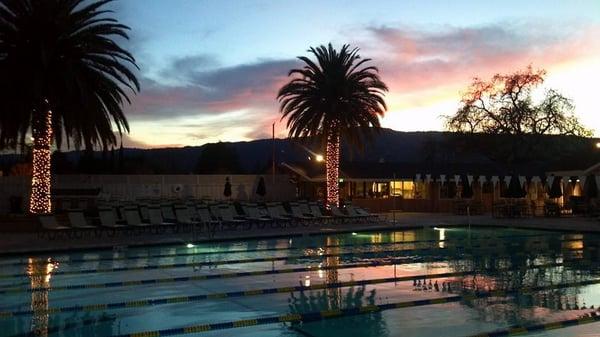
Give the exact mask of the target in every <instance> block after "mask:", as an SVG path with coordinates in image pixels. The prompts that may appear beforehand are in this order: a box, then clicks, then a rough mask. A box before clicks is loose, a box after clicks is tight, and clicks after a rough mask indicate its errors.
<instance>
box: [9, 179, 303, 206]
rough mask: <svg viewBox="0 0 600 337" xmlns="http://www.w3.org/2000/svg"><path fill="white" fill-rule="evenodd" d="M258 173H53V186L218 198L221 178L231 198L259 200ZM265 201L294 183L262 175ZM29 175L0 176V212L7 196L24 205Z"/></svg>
mask: <svg viewBox="0 0 600 337" xmlns="http://www.w3.org/2000/svg"><path fill="white" fill-rule="evenodd" d="M260 177H261V176H258V175H56V176H53V178H52V180H53V182H52V184H53V188H59V189H100V198H113V199H122V200H135V199H140V198H145V199H150V198H169V199H171V198H208V199H215V200H221V199H225V196H224V195H223V192H224V189H225V179H226V178H229V181H230V183H231V199H233V200H239V201H252V200H259V199H262V198H261V197H260V196H258V195H257V194H256V190H257V186H258V182H259V179H260ZM264 180H265V187H266V188H265V190H266V195H265V197H264V199H265V200H279V201H289V200H292V199H294V198H295V197H296V185H295V184H293V183H292V182H290V177H289V176H288V175H275V176H271V175H266V176H264ZM30 183H31V177H12V176H7V177H0V214H3V213H7V212H8V211H9V209H10V199H11V197H13V198H14V197H16V198H22V200H23V204H22V207H23V208H26V201H27V199H28V197H29V188H30Z"/></svg>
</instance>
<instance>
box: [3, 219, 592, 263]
mask: <svg viewBox="0 0 600 337" xmlns="http://www.w3.org/2000/svg"><path fill="white" fill-rule="evenodd" d="M382 217H385V218H386V219H387V220H386V221H381V222H378V223H361V224H343V225H340V224H329V225H322V226H309V227H303V226H299V227H296V228H283V229H281V228H269V226H266V227H265V228H264V229H252V230H248V231H223V232H217V233H216V234H215V236H214V237H212V238H209V237H207V236H206V235H205V234H202V233H198V234H196V235H194V234H192V233H165V234H142V235H129V236H128V235H116V236H114V237H107V236H106V235H103V236H102V237H101V238H95V237H93V236H87V237H86V236H84V237H82V238H69V239H67V238H59V239H55V240H49V239H48V238H40V237H39V236H38V234H36V233H1V232H0V235H1V239H0V255H12V254H27V253H46V252H48V253H49V252H57V251H64V250H71V249H100V248H111V247H115V246H140V245H154V244H177V243H187V242H192V241H193V242H210V241H225V240H238V239H239V240H243V239H251V238H252V239H256V238H272V237H281V236H295V235H296V236H299V235H318V234H327V233H332V234H333V233H341V232H352V231H365V230H366V231H368V230H393V229H398V230H405V229H414V228H423V227H435V226H438V227H441V226H467V225H468V224H472V225H473V226H477V227H499V228H501V227H508V228H523V229H536V230H558V231H572V232H588V233H600V221H599V220H598V219H596V218H585V217H561V218H520V219H499V218H493V217H492V216H490V215H477V216H471V217H467V216H463V215H453V214H444V213H404V212H402V213H395V214H382Z"/></svg>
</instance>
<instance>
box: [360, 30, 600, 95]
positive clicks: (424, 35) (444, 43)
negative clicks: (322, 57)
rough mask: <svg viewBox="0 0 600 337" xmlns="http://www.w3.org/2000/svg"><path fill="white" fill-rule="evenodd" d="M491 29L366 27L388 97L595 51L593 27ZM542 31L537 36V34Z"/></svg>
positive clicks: (546, 64) (548, 66)
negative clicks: (570, 29) (387, 89)
mask: <svg viewBox="0 0 600 337" xmlns="http://www.w3.org/2000/svg"><path fill="white" fill-rule="evenodd" d="M532 28H536V29H531V31H530V30H527V27H523V26H518V25H509V24H507V25H503V26H500V25H493V26H487V27H480V28H449V29H446V30H443V31H434V32H424V31H418V30H413V29H408V28H390V27H382V28H371V29H370V30H371V33H372V37H373V39H374V41H373V42H370V43H367V45H369V46H370V47H369V48H368V49H367V51H371V50H372V49H373V48H376V49H377V50H372V51H373V54H375V55H377V59H376V62H377V63H379V64H380V70H381V74H382V77H383V78H384V80H385V81H386V82H387V83H388V85H389V86H390V89H391V93H392V94H394V93H410V92H415V91H421V90H429V89H432V88H435V87H444V86H455V85H457V84H464V83H467V82H468V81H470V79H472V78H473V77H475V76H478V77H489V76H491V75H492V74H494V73H497V72H511V71H514V70H516V69H519V68H523V67H525V66H527V65H528V64H532V65H533V66H534V67H541V68H546V69H551V68H552V67H554V66H556V65H560V64H562V63H565V62H570V61H573V60H576V59H580V58H586V57H590V56H591V55H592V53H594V52H596V53H597V51H598V50H599V49H600V44H599V42H598V41H597V38H596V37H597V36H598V32H600V29H599V27H596V26H586V27H582V28H581V29H580V30H576V31H569V30H564V31H560V32H558V31H557V30H556V29H553V28H552V27H545V29H542V28H544V27H537V26H536V27H532ZM540 31H542V33H540Z"/></svg>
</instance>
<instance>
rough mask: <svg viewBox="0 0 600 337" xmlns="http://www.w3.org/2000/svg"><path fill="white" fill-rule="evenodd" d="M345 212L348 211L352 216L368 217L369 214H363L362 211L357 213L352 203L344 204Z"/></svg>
mask: <svg viewBox="0 0 600 337" xmlns="http://www.w3.org/2000/svg"><path fill="white" fill-rule="evenodd" d="M346 212H347V213H348V215H349V216H351V217H354V218H363V219H365V218H370V217H371V215H369V214H364V213H362V214H361V213H359V212H358V210H357V209H356V208H355V207H354V206H353V205H346Z"/></svg>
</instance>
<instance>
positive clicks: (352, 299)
mask: <svg viewBox="0 0 600 337" xmlns="http://www.w3.org/2000/svg"><path fill="white" fill-rule="evenodd" d="M365 290H366V288H365V286H361V287H352V288H348V289H344V291H343V292H342V291H341V290H339V291H337V292H336V296H339V297H338V299H339V302H333V301H331V297H330V296H331V293H330V292H328V290H321V291H312V292H308V293H307V292H304V291H301V292H300V293H299V294H298V295H297V296H296V295H295V294H294V293H291V294H290V298H289V299H288V302H289V309H290V312H291V313H307V312H319V311H327V310H337V309H341V308H352V307H362V306H368V305H375V304H377V303H376V302H377V301H376V294H377V292H376V290H374V289H373V290H371V291H369V292H368V293H365ZM292 328H293V329H295V330H300V331H304V330H305V329H310V330H314V331H322V330H323V329H327V331H334V332H335V333H334V334H335V335H336V336H361V337H363V336H364V337H370V336H387V335H388V331H387V327H386V324H385V320H383V318H382V314H381V312H373V313H369V314H365V315H360V316H350V317H345V318H343V319H333V320H326V321H318V322H312V323H294V324H292Z"/></svg>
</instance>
